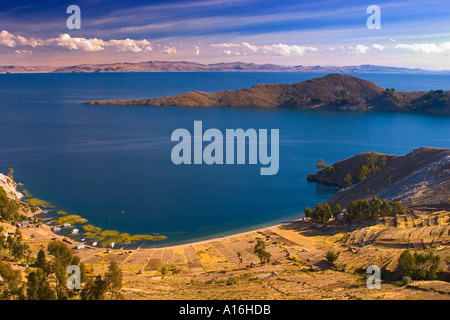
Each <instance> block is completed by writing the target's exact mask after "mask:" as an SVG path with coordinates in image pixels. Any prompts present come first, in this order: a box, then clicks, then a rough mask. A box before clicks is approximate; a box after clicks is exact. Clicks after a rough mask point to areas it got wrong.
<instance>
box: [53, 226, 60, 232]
mask: <svg viewBox="0 0 450 320" xmlns="http://www.w3.org/2000/svg"><path fill="white" fill-rule="evenodd" d="M58 231H61V228H60V227H54V228H53V232H58Z"/></svg>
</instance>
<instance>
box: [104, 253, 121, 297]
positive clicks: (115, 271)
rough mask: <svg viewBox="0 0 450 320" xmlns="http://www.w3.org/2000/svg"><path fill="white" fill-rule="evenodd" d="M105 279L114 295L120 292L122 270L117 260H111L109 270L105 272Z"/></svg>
mask: <svg viewBox="0 0 450 320" xmlns="http://www.w3.org/2000/svg"><path fill="white" fill-rule="evenodd" d="M105 280H106V282H107V283H108V286H109V290H110V291H111V293H112V294H113V296H117V295H118V294H120V290H121V289H122V271H121V270H120V268H119V264H118V263H117V262H115V261H111V263H110V264H109V267H108V272H107V273H106V274H105Z"/></svg>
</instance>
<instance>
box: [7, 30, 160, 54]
mask: <svg viewBox="0 0 450 320" xmlns="http://www.w3.org/2000/svg"><path fill="white" fill-rule="evenodd" d="M0 44H3V45H5V46H8V47H10V48H15V47H17V46H30V47H32V48H36V47H37V46H55V45H56V46H57V47H63V48H66V49H69V50H80V51H88V52H96V51H102V50H105V48H112V49H115V50H116V51H118V52H136V53H139V52H150V51H152V50H153V48H152V46H151V43H150V42H149V41H148V40H146V39H142V40H133V39H128V38H127V39H121V40H117V39H111V40H103V39H97V38H92V39H86V38H72V37H71V36H70V35H69V34H67V33H65V34H60V35H59V36H58V37H57V38H49V39H35V38H25V37H23V36H15V35H13V34H11V33H9V32H8V31H6V30H3V31H1V32H0Z"/></svg>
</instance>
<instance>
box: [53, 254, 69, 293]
mask: <svg viewBox="0 0 450 320" xmlns="http://www.w3.org/2000/svg"><path fill="white" fill-rule="evenodd" d="M52 267H53V273H54V274H55V279H56V295H57V296H58V299H59V300H66V299H67V297H68V294H67V290H68V288H67V277H66V276H67V270H66V268H65V267H64V266H63V265H62V262H61V261H60V260H55V261H54V262H53V266H52Z"/></svg>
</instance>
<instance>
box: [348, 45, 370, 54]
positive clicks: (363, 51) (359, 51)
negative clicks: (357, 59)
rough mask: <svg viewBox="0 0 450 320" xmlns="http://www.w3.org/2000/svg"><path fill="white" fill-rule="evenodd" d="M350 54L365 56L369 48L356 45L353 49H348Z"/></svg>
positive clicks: (350, 47)
mask: <svg viewBox="0 0 450 320" xmlns="http://www.w3.org/2000/svg"><path fill="white" fill-rule="evenodd" d="M348 48H349V49H350V50H351V52H352V53H357V54H366V53H367V51H369V47H368V46H364V45H362V44H358V45H356V47H355V48H353V47H352V46H349V47H348Z"/></svg>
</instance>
